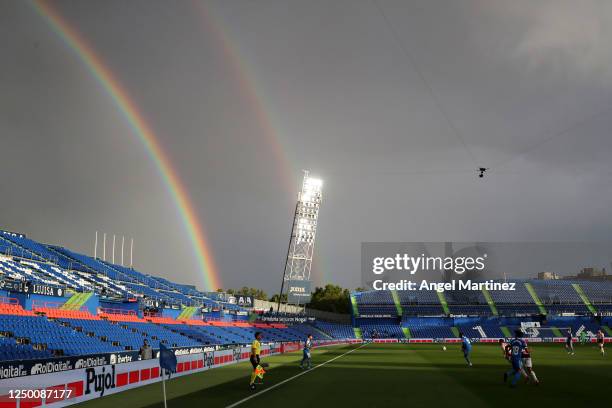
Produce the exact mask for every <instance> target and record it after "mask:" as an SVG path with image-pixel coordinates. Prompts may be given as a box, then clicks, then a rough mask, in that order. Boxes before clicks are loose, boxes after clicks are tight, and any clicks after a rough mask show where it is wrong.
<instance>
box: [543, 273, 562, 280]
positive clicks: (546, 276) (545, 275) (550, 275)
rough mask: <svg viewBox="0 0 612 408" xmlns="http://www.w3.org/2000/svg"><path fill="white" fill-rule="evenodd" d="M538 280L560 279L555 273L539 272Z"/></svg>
mask: <svg viewBox="0 0 612 408" xmlns="http://www.w3.org/2000/svg"><path fill="white" fill-rule="evenodd" d="M538 279H544V280H552V279H561V277H560V276H559V275H557V274H556V273H555V272H540V273H538Z"/></svg>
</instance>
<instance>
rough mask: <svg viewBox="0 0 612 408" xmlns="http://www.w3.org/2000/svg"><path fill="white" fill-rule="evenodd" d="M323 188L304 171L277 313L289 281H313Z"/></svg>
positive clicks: (321, 183) (319, 182) (318, 181)
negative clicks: (311, 275) (314, 254)
mask: <svg viewBox="0 0 612 408" xmlns="http://www.w3.org/2000/svg"><path fill="white" fill-rule="evenodd" d="M322 185H323V182H322V180H320V179H316V178H312V177H310V176H309V172H308V170H304V179H303V180H302V190H301V191H300V192H299V193H298V200H297V203H296V205H295V213H294V216H293V224H292V226H291V236H290V237H289V247H288V248H287V258H286V260H285V269H284V270H283V280H282V283H281V290H280V293H279V295H278V305H277V308H276V313H277V314H278V313H279V312H280V304H281V298H282V296H283V290H284V288H285V281H288V280H302V281H308V280H310V271H311V268H312V255H313V253H314V243H315V237H316V233H317V221H318V219H319V208H320V206H321V199H322V197H323V196H322V194H321V187H322Z"/></svg>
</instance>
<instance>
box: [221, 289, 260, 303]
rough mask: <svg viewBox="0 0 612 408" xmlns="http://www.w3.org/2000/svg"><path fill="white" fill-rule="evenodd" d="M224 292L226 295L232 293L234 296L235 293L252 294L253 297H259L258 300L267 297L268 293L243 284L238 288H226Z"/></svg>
mask: <svg viewBox="0 0 612 408" xmlns="http://www.w3.org/2000/svg"><path fill="white" fill-rule="evenodd" d="M225 293H227V294H228V295H232V296H236V295H243V296H252V297H253V299H259V300H267V299H268V295H267V294H266V292H264V291H263V290H261V289H257V288H249V287H247V286H243V287H242V288H240V289H227V290H225Z"/></svg>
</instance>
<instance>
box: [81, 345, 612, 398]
mask: <svg viewBox="0 0 612 408" xmlns="http://www.w3.org/2000/svg"><path fill="white" fill-rule="evenodd" d="M357 347H359V345H350V346H335V347H328V348H323V349H316V350H314V351H313V363H314V365H315V366H316V365H317V364H321V363H324V362H326V361H328V360H331V359H333V358H335V357H338V356H341V357H339V358H337V359H335V360H334V361H332V362H329V363H327V364H325V365H323V366H321V367H319V368H316V369H314V370H311V371H309V372H307V373H306V374H304V375H301V376H299V377H297V378H295V379H291V380H289V381H286V382H285V383H283V384H281V385H279V386H277V387H275V388H273V389H270V390H269V391H265V390H266V389H269V388H271V387H273V386H274V384H278V383H279V382H281V381H284V380H286V379H289V378H291V377H293V376H295V375H297V374H299V373H301V372H302V371H301V370H300V369H299V368H298V367H297V364H298V362H299V360H300V358H301V353H292V354H286V355H280V356H273V357H268V358H266V359H265V361H267V362H268V363H270V369H269V372H268V373H267V374H266V376H265V378H264V381H265V384H264V385H261V386H259V387H258V388H257V390H256V391H250V390H249V389H248V386H247V385H248V376H249V374H250V364H249V363H241V364H236V365H232V366H228V367H223V368H217V369H213V370H210V371H206V372H203V373H198V374H192V375H189V376H185V377H180V378H176V379H172V380H170V381H168V382H167V383H166V385H167V392H168V407H169V408H174V407H176V408H179V407H181V408H182V407H200V406H201V407H226V406H229V405H231V404H234V403H236V402H238V401H241V400H242V399H244V398H246V397H249V396H251V395H254V394H259V393H261V394H260V395H256V396H255V397H254V398H251V399H249V400H247V401H245V402H243V403H241V404H239V405H237V406H239V407H245V408H246V407H268V408H270V407H284V406H289V407H292V408H293V407H309V408H313V407H342V406H353V407H357V406H360V407H389V406H406V405H412V406H419V407H421V406H426V405H427V406H431V407H439V406H449V407H450V406H452V407H470V408H475V407H485V406H486V407H491V406H495V407H505V406H508V407H510V406H512V407H516V406H520V405H523V406H524V405H527V406H553V405H557V406H568V405H570V404H571V405H574V406H576V404H578V405H577V406H585V405H587V404H598V406H609V405H610V402H611V401H612V394H610V387H611V385H612V357H610V356H605V357H602V356H601V355H600V354H599V351H598V349H596V348H595V346H594V345H576V355H575V356H568V355H567V353H566V352H565V351H564V350H563V345H562V344H546V345H544V344H532V346H531V348H532V356H533V362H534V370H535V371H536V373H537V375H538V377H539V378H540V381H541V384H540V385H539V386H534V385H530V384H525V383H523V381H522V380H521V382H520V383H519V386H518V387H517V388H515V389H511V388H509V386H507V385H504V384H503V372H504V371H506V370H508V369H509V364H508V363H507V362H506V361H505V360H504V359H503V358H502V357H501V350H500V349H499V346H497V345H496V344H495V345H493V344H489V345H485V344H475V345H474V349H473V352H472V360H473V362H474V366H473V367H471V368H469V367H467V365H466V363H465V361H464V359H463V355H462V353H461V351H460V346H458V345H447V350H446V351H443V350H442V346H441V345H437V344H435V345H434V344H413V345H408V344H368V345H365V346H363V347H360V348H359V349H357V350H354V351H353V352H351V353H349V354H346V355H343V354H344V353H346V352H347V351H350V350H351V349H355V348H357ZM608 348H609V349H610V350H609V351H611V352H612V347H610V346H609V345H608ZM263 391H265V392H263ZM262 392H263V393H262ZM80 406H82V407H84V408H94V407H129V408H140V407H148V408H153V407H163V403H162V391H161V384H153V385H149V386H145V387H141V388H138V389H135V390H130V391H126V392H122V393H119V394H115V395H109V396H107V397H104V398H101V399H98V400H94V401H90V402H86V403H83V404H81V405H80Z"/></svg>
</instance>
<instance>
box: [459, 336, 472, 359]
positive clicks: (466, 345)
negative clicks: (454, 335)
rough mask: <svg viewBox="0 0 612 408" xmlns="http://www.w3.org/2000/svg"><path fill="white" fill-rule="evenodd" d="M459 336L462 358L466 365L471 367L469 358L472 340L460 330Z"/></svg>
mask: <svg viewBox="0 0 612 408" xmlns="http://www.w3.org/2000/svg"><path fill="white" fill-rule="evenodd" d="M459 336H461V351H463V358H465V361H467V363H468V366H470V367H471V366H472V360H471V359H470V354H472V342H471V341H470V339H468V338H467V336H465V335H464V334H463V333H461V332H460V333H459Z"/></svg>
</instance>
